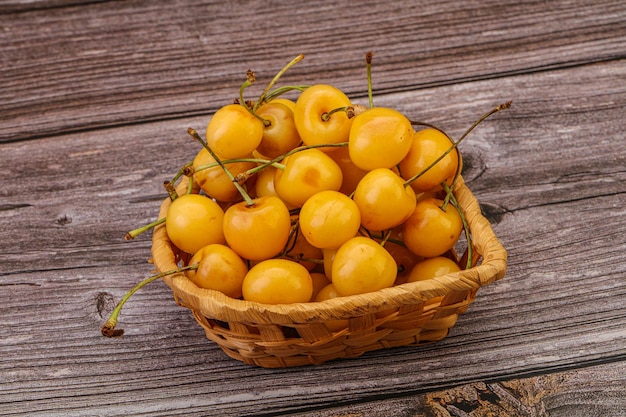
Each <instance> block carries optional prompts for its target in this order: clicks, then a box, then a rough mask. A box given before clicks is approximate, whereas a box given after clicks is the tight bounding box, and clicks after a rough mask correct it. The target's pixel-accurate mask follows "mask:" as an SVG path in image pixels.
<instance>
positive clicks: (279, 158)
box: [238, 142, 348, 178]
mask: <svg viewBox="0 0 626 417" xmlns="http://www.w3.org/2000/svg"><path fill="white" fill-rule="evenodd" d="M344 146H348V142H339V143H318V144H314V145H306V146H300V147H298V148H294V149H292V150H290V151H289V152H287V153H285V154H283V155H279V156H277V157H276V158H274V159H272V160H271V161H267V162H265V163H263V164H261V165H259V166H256V167H254V168H251V169H249V170H248V171H246V172H243V173H241V174H239V175H238V176H242V177H245V178H248V177H250V176H251V175H254V174H256V173H257V172H259V171H261V170H263V169H265V168H267V167H268V166H270V165H274V166H276V164H277V163H279V162H280V161H282V160H283V159H285V158H287V157H288V156H290V155H293V154H294V153H298V152H302V151H304V150H307V149H314V148H339V147H344ZM276 167H277V168H280V169H283V168H284V165H281V164H279V165H278V166H276Z"/></svg>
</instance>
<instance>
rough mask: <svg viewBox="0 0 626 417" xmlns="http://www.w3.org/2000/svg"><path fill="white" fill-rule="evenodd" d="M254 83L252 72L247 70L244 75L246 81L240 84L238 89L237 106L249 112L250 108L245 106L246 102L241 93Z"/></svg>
mask: <svg viewBox="0 0 626 417" xmlns="http://www.w3.org/2000/svg"><path fill="white" fill-rule="evenodd" d="M255 81H256V77H255V76H254V72H253V71H252V70H248V72H247V73H246V81H244V83H243V84H241V87H239V104H241V105H242V106H244V107H245V108H247V109H248V110H250V107H248V105H247V104H246V100H245V99H244V97H243V92H244V90H245V89H246V88H248V87H250V86H251V85H252V84H253V83H254V82H255Z"/></svg>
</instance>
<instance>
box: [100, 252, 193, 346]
mask: <svg viewBox="0 0 626 417" xmlns="http://www.w3.org/2000/svg"><path fill="white" fill-rule="evenodd" d="M197 268H198V264H193V265H188V266H184V267H181V268H177V269H172V270H170V271H166V272H161V273H160V274H156V275H152V276H151V277H148V278H146V279H144V280H142V281H141V282H139V283H138V284H137V285H135V286H134V287H133V288H132V289H131V290H130V291H128V292H127V293H126V294H124V296H123V297H122V298H121V299H120V301H119V302H118V303H117V305H116V306H115V308H114V309H113V311H112V312H111V314H110V315H109V319H108V320H107V321H106V323H104V325H103V326H102V329H101V330H100V331H101V332H102V335H103V336H106V337H119V336H121V335H123V334H124V330H122V329H119V330H115V325H116V324H117V318H118V317H119V315H120V313H121V311H122V307H124V304H126V301H128V299H129V298H130V297H132V296H133V294H135V293H136V292H137V291H139V290H140V289H141V288H143V287H144V286H146V285H148V284H149V283H151V282H152V281H156V280H157V279H159V278H163V277H165V276H168V275H173V274H176V273H178V272H182V271H187V270H190V269H197Z"/></svg>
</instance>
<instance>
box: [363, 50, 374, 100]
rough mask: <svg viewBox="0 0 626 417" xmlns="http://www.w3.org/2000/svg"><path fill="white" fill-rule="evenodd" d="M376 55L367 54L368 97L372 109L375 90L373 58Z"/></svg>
mask: <svg viewBox="0 0 626 417" xmlns="http://www.w3.org/2000/svg"><path fill="white" fill-rule="evenodd" d="M373 56H374V54H372V53H371V52H368V53H366V54H365V68H366V70H367V95H368V97H369V103H370V109H371V108H372V107H374V89H373V87H372V57H373Z"/></svg>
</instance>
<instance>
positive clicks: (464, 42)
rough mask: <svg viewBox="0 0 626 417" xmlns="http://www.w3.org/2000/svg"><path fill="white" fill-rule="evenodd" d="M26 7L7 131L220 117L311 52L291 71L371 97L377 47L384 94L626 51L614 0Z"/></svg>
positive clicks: (17, 29)
mask: <svg viewBox="0 0 626 417" xmlns="http://www.w3.org/2000/svg"><path fill="white" fill-rule="evenodd" d="M20 4H22V2H9V3H8V4H7V5H6V6H5V7H7V9H6V10H7V11H9V12H7V13H0V26H1V27H2V28H3V30H2V31H0V45H2V52H1V53H0V84H1V85H2V89H0V103H2V104H1V111H0V141H14V140H22V139H28V138H36V137H47V136H50V135H56V134H60V133H63V132H68V131H83V130H87V129H94V128H99V127H104V126H113V125H123V124H128V123H136V122H141V121H152V120H163V119H172V118H178V117H182V116H193V115H203V114H208V113H210V112H212V111H214V110H215V109H216V108H217V107H218V106H219V105H221V104H222V103H223V102H224V100H225V99H227V98H228V99H230V98H234V97H233V93H234V92H235V91H236V89H237V88H238V86H239V84H240V83H241V82H242V81H243V80H244V77H245V71H246V70H247V69H248V68H252V69H255V70H256V71H257V72H258V75H259V78H260V79H261V80H269V79H270V78H271V76H272V75H273V74H274V73H275V72H276V71H277V70H278V69H279V68H280V67H282V66H283V65H284V64H285V63H287V62H288V61H289V60H291V59H292V58H293V57H295V56H296V55H297V54H299V53H304V54H305V55H306V56H307V59H305V61H304V62H302V63H301V64H299V65H298V66H297V67H296V68H294V69H293V70H292V71H291V72H290V74H288V75H287V76H286V77H285V79H286V80H290V81H294V80H297V82H305V83H309V82H320V81H325V82H330V83H333V84H338V85H340V86H341V87H342V88H344V89H345V90H346V91H347V92H349V93H350V94H351V95H354V96H361V97H363V96H365V95H366V91H365V90H366V88H365V85H366V82H365V75H364V64H363V54H364V53H365V52H366V51H370V50H372V51H374V52H375V53H376V64H375V65H376V67H375V88H376V91H377V92H380V93H384V92H392V91H406V90H419V89H422V88H424V87H428V86H436V85H445V84H454V83H458V82H461V81H464V80H465V81H468V80H477V79H491V78H495V77H502V76H507V75H514V74H519V73H528V72H535V71H544V70H549V69H554V68H566V67H570V66H576V65H581V64H585V63H590V62H602V61H610V60H614V59H621V58H624V56H625V55H626V50H625V49H624V44H625V43H626V25H624V21H625V19H626V7H625V6H624V3H623V2H621V1H614V0H613V1H608V0H607V1H601V2H598V1H596V2H593V3H588V2H586V3H585V2H575V1H559V2H551V3H550V4H545V3H543V2H533V1H521V2H515V3H509V4H502V3H501V2H482V1H471V2H467V1H466V2H463V3H460V2H455V1H437V2H431V3H429V4H424V3H421V4H420V7H415V6H414V5H413V4H411V3H406V4H404V3H388V2H387V3H385V2H378V1H368V2H362V3H360V4H359V6H358V7H356V8H355V7H354V4H353V3H352V2H350V1H347V0H343V1H332V2H324V3H316V6H315V7H310V8H308V7H307V8H301V7H298V8H297V9H294V8H293V6H292V5H291V4H280V3H272V4H270V5H269V6H268V5H267V4H266V3H265V2H260V1H253V2H246V3H223V2H211V1H185V2H168V3H162V2H161V3H152V2H146V1H128V2H93V3H92V2H86V4H82V5H73V2H72V3H67V6H66V7H50V8H48V7H46V8H45V9H35V10H22V11H13V12H10V11H11V10H15V7H13V8H12V7H10V6H11V5H13V6H19V5H20ZM41 4H44V5H45V4H48V5H51V6H58V5H59V4H61V3H59V2H54V1H53V2H46V3H40V5H41ZM357 9H358V12H357V11H356V10H357ZM34 28H36V30H35V29H34ZM379 74H384V76H381V75H379ZM303 78H304V79H303Z"/></svg>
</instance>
